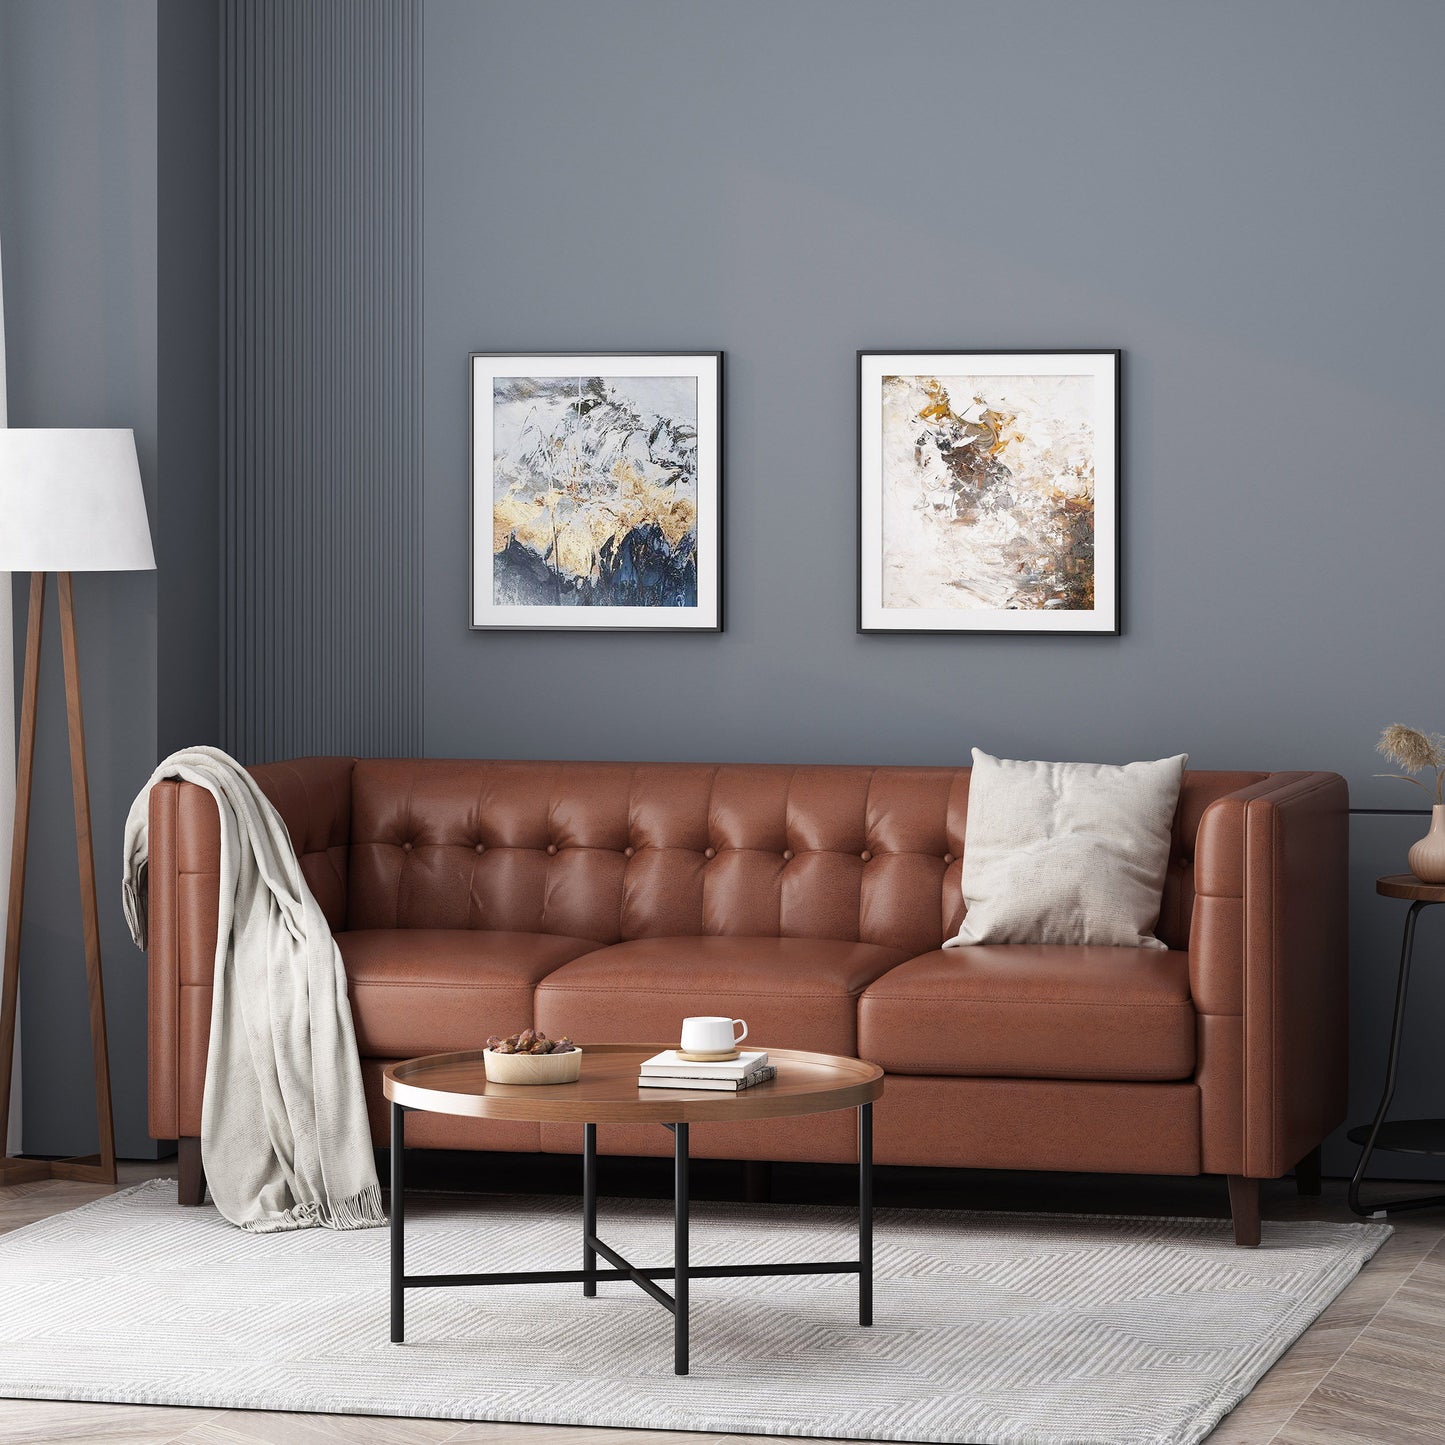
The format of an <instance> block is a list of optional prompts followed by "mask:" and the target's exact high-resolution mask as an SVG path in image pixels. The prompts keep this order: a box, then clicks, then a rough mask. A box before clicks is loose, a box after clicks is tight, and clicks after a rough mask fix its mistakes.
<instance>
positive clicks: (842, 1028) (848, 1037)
mask: <svg viewBox="0 0 1445 1445" xmlns="http://www.w3.org/2000/svg"><path fill="white" fill-rule="evenodd" d="M906 957H907V955H906V954H905V953H904V952H903V951H902V950H901V949H896V948H879V947H878V946H877V945H876V944H871V943H842V942H838V941H835V940H833V939H828V938H732V937H721V938H719V937H704V938H639V939H634V940H633V941H632V942H630V943H618V944H614V945H613V946H612V947H610V948H602V949H599V950H598V951H597V952H596V953H588V954H584V955H583V956H582V957H581V958H577V959H574V960H573V961H572V962H571V963H568V964H565V965H563V966H562V967H561V968H559V969H557V971H556V972H555V973H553V974H551V975H550V976H549V977H548V978H547V979H545V980H544V981H543V982H542V983H541V984H539V985H538V988H537V1005H536V1008H537V1027H538V1028H540V1029H541V1030H542V1031H543V1032H544V1033H547V1034H550V1035H552V1036H553V1037H556V1036H557V1035H559V1034H567V1035H569V1036H570V1037H572V1038H574V1039H576V1040H577V1041H578V1042H579V1043H581V1042H583V1041H585V1040H587V1039H594V1040H596V1041H597V1042H599V1043H602V1042H610V1041H623V1040H626V1039H633V1038H636V1039H663V1040H669V1041H673V1042H676V1040H677V1039H678V1038H679V1037H680V1035H681V1032H682V1021H683V1019H684V1018H687V1017H688V1016H689V1015H690V1014H725V1015H727V1016H728V1017H735V1018H742V1019H746V1020H747V1024H748V1030H749V1032H748V1042H749V1043H752V1044H756V1045H758V1046H759V1047H760V1048H775V1049H811V1050H813V1051H815V1052H817V1053H823V1054H847V1055H849V1056H851V1057H857V1054H858V995H859V994H861V993H862V992H863V990H864V989H865V988H867V987H868V985H869V984H870V983H872V982H873V980H874V979H876V978H878V977H879V976H880V975H881V974H883V973H885V972H886V971H887V970H888V969H890V968H892V967H893V966H894V964H898V963H902V962H903V960H904V959H905V958H906Z"/></svg>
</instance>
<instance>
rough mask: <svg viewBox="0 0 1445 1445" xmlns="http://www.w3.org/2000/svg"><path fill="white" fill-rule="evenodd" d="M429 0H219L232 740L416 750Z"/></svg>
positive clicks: (225, 589)
mask: <svg viewBox="0 0 1445 1445" xmlns="http://www.w3.org/2000/svg"><path fill="white" fill-rule="evenodd" d="M420 15H421V7H420V0H308V3H306V4H304V5H297V4H293V3H291V0H225V3H224V5H223V7H222V23H223V26H224V39H223V49H222V64H221V83H222V92H221V125H222V135H221V152H220V153H221V155H222V156H223V157H224V158H225V159H224V165H223V174H222V177H221V195H222V215H221V227H222V233H221V243H222V248H223V249H222V256H223V262H222V271H221V281H222V287H223V290H222V307H221V365H222V375H221V392H220V395H221V415H220V434H221V445H222V465H221V588H222V595H221V602H222V672H221V721H222V728H221V743H222V746H223V747H225V748H227V749H228V750H229V751H231V752H232V753H234V754H235V755H236V756H237V757H240V758H242V759H243V760H245V761H246V762H256V761H262V760H265V759H268V758H285V757H295V756H297V755H298V754H301V753H324V752H333V753H335V752H356V753H380V754H395V753H402V754H406V753H414V752H416V751H418V750H419V748H420V746H421V677H420V663H421V653H420V648H419V647H418V645H417V641H418V634H419V629H420V623H421V410H420V405H421V352H420V341H421V333H420V316H421V293H420V285H421V271H420V264H419V262H420V255H419V252H420V245H421V238H420V224H421V211H420V205H419V201H420V188H421V152H420V144H421V129H420V121H421V116H420V106H419V105H418V103H417V88H418V85H419V82H420V70H421V45H420V29H421V26H420Z"/></svg>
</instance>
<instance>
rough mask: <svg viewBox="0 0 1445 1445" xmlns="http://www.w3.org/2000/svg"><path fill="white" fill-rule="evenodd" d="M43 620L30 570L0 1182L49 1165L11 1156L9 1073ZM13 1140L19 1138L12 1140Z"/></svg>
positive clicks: (36, 579)
mask: <svg viewBox="0 0 1445 1445" xmlns="http://www.w3.org/2000/svg"><path fill="white" fill-rule="evenodd" d="M44 620H45V573H43V572H33V573H31V575H30V610H29V612H28V614H27V615H26V622H25V681H24V684H23V688H22V691H21V694H20V736H19V737H18V738H17V740H16V741H17V743H18V745H19V746H18V748H17V750H16V774H15V832H14V835H13V843H12V846H11V850H10V901H9V904H8V905H7V910H6V914H5V985H4V991H3V994H0V1144H3V1146H4V1147H3V1148H0V1156H3V1157H0V1184H23V1183H26V1182H27V1181H29V1180H32V1179H48V1178H49V1177H50V1166H49V1165H48V1164H44V1163H39V1162H36V1161H34V1160H29V1159H11V1158H9V1157H8V1156H9V1154H10V1145H11V1140H10V1138H9V1128H10V1079H11V1074H12V1072H13V1070H14V1065H15V1014H16V1010H17V1008H18V1007H19V1003H20V914H21V911H22V910H23V908H24V907H25V849H26V845H27V844H28V843H29V841H30V785H31V782H32V781H33V779H34V777H35V704H36V699H37V697H38V696H39V693H40V637H41V632H42V629H43V624H44ZM15 1142H16V1144H17V1145H18V1143H19V1141H18V1140H17V1141H15Z"/></svg>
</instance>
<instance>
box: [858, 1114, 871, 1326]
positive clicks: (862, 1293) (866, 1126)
mask: <svg viewBox="0 0 1445 1445" xmlns="http://www.w3.org/2000/svg"><path fill="white" fill-rule="evenodd" d="M858 1323H859V1324H860V1325H871V1324H872V1323H873V1105H872V1104H859V1106H858Z"/></svg>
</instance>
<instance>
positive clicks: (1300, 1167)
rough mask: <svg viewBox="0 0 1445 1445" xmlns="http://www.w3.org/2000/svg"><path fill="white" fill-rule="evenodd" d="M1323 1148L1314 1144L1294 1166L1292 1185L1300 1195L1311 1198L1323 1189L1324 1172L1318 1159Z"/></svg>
mask: <svg viewBox="0 0 1445 1445" xmlns="http://www.w3.org/2000/svg"><path fill="white" fill-rule="evenodd" d="M1322 1152H1323V1147H1322V1146H1321V1145H1319V1144H1316V1145H1315V1147H1314V1148H1313V1149H1311V1150H1310V1152H1309V1153H1308V1154H1306V1155H1305V1157H1304V1158H1303V1159H1301V1160H1300V1162H1299V1163H1298V1164H1296V1165H1295V1166H1294V1185H1295V1188H1296V1189H1297V1190H1298V1191H1299V1192H1300V1193H1301V1194H1306V1195H1309V1196H1310V1197H1311V1198H1313V1197H1314V1196H1315V1195H1317V1194H1319V1193H1320V1192H1321V1191H1322V1190H1323V1188H1324V1171H1323V1169H1322V1167H1321V1163H1320V1158H1321V1154H1322Z"/></svg>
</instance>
